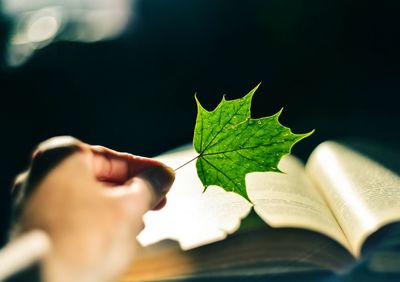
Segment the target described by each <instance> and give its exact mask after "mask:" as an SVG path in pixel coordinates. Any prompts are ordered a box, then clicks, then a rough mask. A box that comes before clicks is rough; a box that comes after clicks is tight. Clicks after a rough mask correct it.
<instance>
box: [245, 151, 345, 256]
mask: <svg viewBox="0 0 400 282" xmlns="http://www.w3.org/2000/svg"><path fill="white" fill-rule="evenodd" d="M279 169H280V170H281V171H283V172H284V173H276V172H254V173H249V174H247V176H246V186H247V191H248V194H249V198H250V199H251V201H252V202H253V203H254V210H255V211H256V213H257V214H258V215H259V216H260V217H261V218H262V219H263V220H264V221H265V222H266V223H267V224H269V225H270V226H272V227H297V228H306V229H309V230H313V231H317V232H319V233H322V234H325V235H327V236H329V237H331V238H333V239H334V240H336V241H337V242H339V243H340V244H342V245H343V246H344V247H345V248H347V249H350V246H349V243H348V241H347V239H346V237H345V236H344V234H343V231H342V230H341V228H340V226H339V224H338V223H337V221H336V219H335V217H334V216H333V214H332V212H331V211H330V209H329V208H328V206H327V204H326V203H325V201H324V199H323V198H322V197H321V196H320V194H319V192H318V190H317V188H316V187H314V185H313V184H312V182H311V181H310V180H309V179H308V178H307V176H306V174H305V171H304V166H303V164H302V163H301V161H299V160H298V159H296V158H295V157H294V156H290V155H289V156H286V157H284V158H283V159H282V160H281V162H280V163H279Z"/></svg>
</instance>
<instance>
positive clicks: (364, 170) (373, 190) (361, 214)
mask: <svg viewBox="0 0 400 282" xmlns="http://www.w3.org/2000/svg"><path fill="white" fill-rule="evenodd" d="M307 173H308V174H309V175H310V176H311V178H312V179H314V181H315V183H316V184H317V185H318V187H319V189H320V190H321V193H322V194H323V195H324V197H325V199H326V200H327V202H328V204H329V206H330V207H331V209H332V211H333V212H334V214H335V216H336V218H337V220H338V222H339V224H340V225H341V227H342V229H343V231H344V233H345V235H346V237H347V238H348V239H349V242H350V244H351V247H352V250H353V254H354V255H356V256H359V255H360V252H361V248H362V244H363V242H364V241H365V239H366V238H367V237H368V236H369V235H370V234H371V233H373V232H375V231H376V230H377V229H378V228H380V227H382V226H383V225H385V224H387V223H390V222H394V221H397V220H400V204H399V203H400V177H399V176H398V175H396V174H395V173H394V172H392V171H390V170H389V169H387V168H385V167H383V166H382V165H380V164H378V163H376V162H375V161H373V160H372V159H370V158H368V157H366V156H364V155H362V154H360V153H358V152H356V151H354V150H351V149H350V148H348V147H345V146H343V145H341V144H339V143H336V142H324V143H322V144H321V145H319V146H318V147H317V148H316V149H315V150H314V152H313V153H312V155H311V157H310V159H309V161H308V162H307Z"/></svg>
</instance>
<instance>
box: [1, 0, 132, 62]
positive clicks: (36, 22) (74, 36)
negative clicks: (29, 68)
mask: <svg viewBox="0 0 400 282" xmlns="http://www.w3.org/2000/svg"><path fill="white" fill-rule="evenodd" d="M133 4H134V1H129V0H83V1H76V0H63V1H55V0H37V1H27V0H5V1H4V2H3V8H4V13H5V14H6V15H7V16H9V17H10V18H11V21H12V23H13V30H12V34H11V38H10V41H9V43H8V46H7V54H6V61H7V64H8V65H9V66H12V67H17V66H19V65H22V64H23V63H25V62H26V61H27V60H28V59H29V58H30V57H31V55H32V54H33V53H34V52H35V50H38V49H40V48H42V47H44V46H47V45H48V44H50V43H52V42H55V41H59V40H60V41H80V42H87V43H90V42H96V41H100V40H107V39H112V38H114V37H116V36H118V35H120V34H121V33H122V32H123V31H124V29H125V27H126V26H127V24H128V23H129V21H130V19H131V18H132V9H133Z"/></svg>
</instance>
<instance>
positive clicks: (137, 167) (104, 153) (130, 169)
mask: <svg viewBox="0 0 400 282" xmlns="http://www.w3.org/2000/svg"><path fill="white" fill-rule="evenodd" d="M90 148H91V150H92V153H93V161H92V162H93V172H94V175H95V177H96V178H97V179H98V180H99V181H105V182H111V183H113V184H116V185H121V184H124V183H125V182H126V181H128V180H129V179H131V178H132V177H134V176H136V175H137V174H140V173H141V172H143V171H145V170H147V169H149V168H152V167H156V166H164V164H163V163H162V162H159V161H157V160H154V159H150V158H145V157H140V156H135V155H132V154H129V153H121V152H117V151H114V150H111V149H109V148H106V147H103V146H90Z"/></svg>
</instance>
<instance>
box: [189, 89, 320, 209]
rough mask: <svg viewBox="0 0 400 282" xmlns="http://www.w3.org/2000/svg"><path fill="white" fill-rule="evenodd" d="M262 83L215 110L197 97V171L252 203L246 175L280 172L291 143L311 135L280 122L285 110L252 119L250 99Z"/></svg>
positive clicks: (206, 181)
mask: <svg viewBox="0 0 400 282" xmlns="http://www.w3.org/2000/svg"><path fill="white" fill-rule="evenodd" d="M258 86H259V85H257V86H256V87H255V88H254V89H253V90H251V91H250V92H249V93H248V94H247V95H246V96H244V97H243V98H241V99H236V100H230V101H227V100H225V97H223V98H222V101H221V102H220V104H219V105H218V106H217V107H216V108H215V110H213V111H211V112H210V111H207V110H205V109H204V108H203V107H202V106H201V104H200V102H199V101H198V99H197V97H196V102H197V109H198V113H197V119H196V126H195V130H194V138H193V145H194V148H195V150H196V151H197V152H198V153H199V155H198V156H197V161H196V168H197V174H198V176H199V178H200V180H201V182H202V183H203V185H204V190H206V189H207V187H208V186H210V185H218V186H220V187H222V188H224V189H225V190H226V191H231V192H235V193H237V194H239V195H241V196H243V197H244V198H245V199H247V200H248V201H249V202H250V199H249V197H248V195H247V191H246V182H245V176H246V174H247V173H249V172H255V171H274V172H280V170H279V169H278V163H279V161H280V159H281V158H282V157H283V156H284V155H287V154H289V153H290V150H291V148H292V146H293V145H294V144H295V143H297V142H298V141H300V140H301V139H303V138H305V137H307V136H309V135H311V134H312V133H313V131H311V132H309V133H305V134H294V133H292V132H291V130H290V129H289V128H287V127H285V126H283V125H282V124H280V123H279V121H278V118H279V115H280V114H281V112H282V110H280V111H279V112H278V113H276V114H275V115H272V116H270V117H263V118H259V119H252V118H251V116H250V106H251V100H252V98H253V95H254V93H255V91H256V90H257V88H258Z"/></svg>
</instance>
